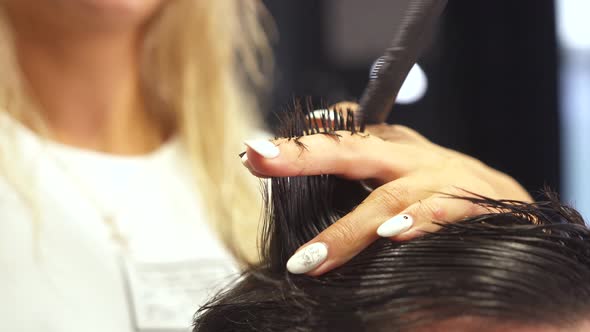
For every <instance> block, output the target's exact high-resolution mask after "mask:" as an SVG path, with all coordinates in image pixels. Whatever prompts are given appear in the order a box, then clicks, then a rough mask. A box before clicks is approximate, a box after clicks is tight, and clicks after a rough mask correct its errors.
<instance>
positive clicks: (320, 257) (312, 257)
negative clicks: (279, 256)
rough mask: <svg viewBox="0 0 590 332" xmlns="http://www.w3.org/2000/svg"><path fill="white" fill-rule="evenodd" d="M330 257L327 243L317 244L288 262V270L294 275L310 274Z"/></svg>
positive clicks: (296, 254)
mask: <svg viewBox="0 0 590 332" xmlns="http://www.w3.org/2000/svg"><path fill="white" fill-rule="evenodd" d="M327 257H328V247H327V246H326V244H325V243H322V242H316V243H313V244H310V245H308V246H307V247H305V248H303V249H301V250H299V251H298V252H296V253H295V255H293V256H292V257H291V258H289V261H288V262H287V270H288V271H289V272H291V273H293V274H302V273H306V272H309V271H311V270H313V269H315V268H316V267H318V266H319V265H320V264H322V263H323V262H324V261H325V260H326V258H327Z"/></svg>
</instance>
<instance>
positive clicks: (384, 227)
mask: <svg viewBox="0 0 590 332" xmlns="http://www.w3.org/2000/svg"><path fill="white" fill-rule="evenodd" d="M413 224H414V219H413V218H412V216H410V215H409V214H398V215H397V216H395V217H393V218H391V219H389V220H387V221H386V222H384V223H382V224H381V226H379V228H377V234H378V235H379V236H381V237H391V236H395V235H398V234H401V233H403V232H405V231H407V230H408V229H410V227H412V225H413Z"/></svg>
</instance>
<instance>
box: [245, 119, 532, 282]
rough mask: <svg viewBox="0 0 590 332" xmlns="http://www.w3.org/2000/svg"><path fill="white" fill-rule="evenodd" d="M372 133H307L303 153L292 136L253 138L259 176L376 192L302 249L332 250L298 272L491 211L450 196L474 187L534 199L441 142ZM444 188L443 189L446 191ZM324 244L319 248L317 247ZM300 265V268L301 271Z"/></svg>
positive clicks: (410, 134) (399, 130)
mask: <svg viewBox="0 0 590 332" xmlns="http://www.w3.org/2000/svg"><path fill="white" fill-rule="evenodd" d="M367 129H368V132H369V133H370V135H367V136H362V135H350V133H349V132H342V133H340V134H342V135H341V136H342V137H341V138H340V140H335V139H333V138H331V137H327V136H325V135H310V136H304V137H302V138H301V139H300V142H302V143H303V144H305V145H306V146H307V149H304V150H302V149H301V148H300V147H299V146H297V145H296V144H295V143H294V142H293V141H289V140H278V141H275V142H269V141H260V140H256V141H248V142H246V145H247V146H248V149H247V160H246V161H245V163H244V164H245V166H246V167H248V169H249V170H250V171H251V172H252V173H253V174H254V175H256V176H259V177H264V176H275V177H276V176H298V175H318V174H334V175H338V176H341V177H344V178H347V179H354V180H365V181H368V182H370V183H371V185H372V186H373V187H375V188H376V189H375V190H373V191H372V192H371V194H370V195H369V196H368V198H367V199H366V200H365V201H364V202H363V203H362V204H360V205H359V206H358V207H357V208H356V209H354V210H353V211H352V212H350V213H349V214H348V215H346V216H345V217H343V218H342V219H341V220H339V221H338V222H336V223H334V224H333V225H331V226H330V227H329V228H327V229H326V230H324V231H323V232H322V233H321V234H319V235H318V236H317V237H316V238H314V239H312V240H311V241H309V242H308V243H306V244H305V245H303V246H302V247H301V248H300V250H301V249H303V248H306V247H307V246H309V245H310V244H312V243H317V242H321V243H324V244H325V245H326V247H327V249H328V250H327V252H326V251H325V250H322V251H321V252H322V253H323V256H324V257H320V258H319V259H318V263H317V264H314V265H315V268H313V270H306V269H297V268H295V269H292V268H290V270H291V272H297V273H307V274H309V275H313V276H317V275H321V274H323V273H325V272H327V271H329V270H332V269H334V268H336V267H338V266H340V265H342V264H344V263H346V262H347V261H348V260H350V259H351V258H352V257H354V256H355V255H356V254H358V253H359V252H360V251H362V250H363V249H364V248H365V247H367V246H368V245H370V244H371V243H372V242H374V241H375V240H376V239H378V238H379V236H384V237H390V238H391V239H392V240H396V241H405V240H409V239H412V238H414V237H416V236H419V235H420V234H421V233H423V232H424V231H429V232H431V231H435V230H437V229H438V228H439V227H440V226H438V225H437V224H435V223H434V222H454V221H458V220H461V219H463V218H465V217H469V216H474V215H477V214H481V213H485V212H486V210H484V209H483V208H481V207H479V206H477V205H475V204H473V203H471V202H469V201H466V200H460V199H450V198H449V197H448V196H445V195H444V194H450V195H460V196H466V195H468V192H473V193H477V194H480V195H484V196H488V197H490V198H502V199H514V200H522V201H531V200H532V199H531V197H530V196H529V194H528V193H527V192H526V191H525V190H524V189H523V188H522V187H521V186H520V185H519V184H518V183H517V182H516V181H515V180H514V179H512V178H511V177H510V176H508V175H506V174H504V173H501V172H499V171H497V170H494V169H492V168H490V167H488V166H486V165H485V164H483V163H482V162H480V161H478V160H476V159H474V158H472V157H469V156H467V155H464V154H461V153H459V152H456V151H453V150H450V149H446V148H443V147H441V146H438V145H436V144H434V143H432V142H430V141H428V140H427V139H426V138H424V137H423V136H422V135H420V134H419V133H417V132H416V131H414V130H412V129H410V128H407V127H404V126H399V125H385V124H382V125H375V126H368V127H367ZM442 193H444V194H442ZM314 247H316V248H317V245H316V246H314ZM295 270H296V271H295Z"/></svg>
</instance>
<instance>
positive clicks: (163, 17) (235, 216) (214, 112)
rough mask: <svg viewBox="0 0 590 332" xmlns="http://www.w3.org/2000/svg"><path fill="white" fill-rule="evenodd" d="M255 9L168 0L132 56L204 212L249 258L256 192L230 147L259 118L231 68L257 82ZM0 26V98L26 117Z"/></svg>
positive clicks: (237, 0)
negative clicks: (182, 155)
mask: <svg viewBox="0 0 590 332" xmlns="http://www.w3.org/2000/svg"><path fill="white" fill-rule="evenodd" d="M260 15H264V12H263V11H262V8H261V4H260V3H259V2H258V1H255V0H215V1H197V0H175V1H169V2H167V3H166V4H165V5H164V7H163V8H162V10H161V12H160V13H159V14H158V15H157V17H155V18H154V19H153V21H152V22H150V24H149V26H148V28H147V32H146V37H145V40H144V44H143V53H142V58H141V59H140V61H141V66H142V67H141V68H142V81H143V84H144V89H145V90H146V91H147V92H148V96H149V97H150V98H151V99H153V100H157V101H158V105H161V106H163V107H162V108H161V110H159V111H162V112H166V114H165V117H168V118H171V119H173V120H174V122H175V127H176V129H177V133H178V136H179V137H180V139H181V140H182V142H183V146H184V147H185V148H186V153H187V155H188V157H189V160H190V163H191V166H192V168H193V170H194V172H193V174H194V176H195V180H196V185H197V186H198V189H199V191H200V192H201V193H203V195H202V197H203V199H204V201H205V203H206V206H207V208H208V210H207V212H208V217H209V220H210V221H211V222H212V223H213V225H214V227H215V228H216V229H217V230H218V231H219V234H221V236H222V238H223V240H224V242H225V243H226V244H228V247H229V248H230V249H232V251H233V252H234V254H236V255H238V257H240V258H243V259H246V260H248V261H253V260H254V259H255V258H256V256H255V253H256V241H255V239H256V233H257V223H258V218H259V214H260V198H259V196H260V195H259V192H258V188H257V183H256V181H255V180H254V179H253V177H252V176H251V175H250V174H248V173H247V171H246V170H245V168H244V167H243V166H242V165H241V163H240V161H239V158H238V153H239V152H241V151H243V150H244V147H243V145H242V142H243V140H244V139H245V138H247V137H248V136H250V135H253V134H254V131H255V130H256V129H259V127H258V126H259V121H258V116H257V112H256V110H255V109H254V108H255V107H256V102H255V98H254V97H253V94H252V93H251V91H249V89H247V88H246V84H245V83H244V79H240V77H239V75H237V74H236V72H238V70H237V69H238V67H239V68H244V69H245V70H244V73H245V75H243V76H244V77H243V78H246V77H247V78H248V80H249V81H250V82H254V83H261V82H263V78H264V74H263V73H264V72H265V70H264V66H265V65H268V64H269V63H270V61H269V59H270V56H269V54H270V50H269V46H268V39H267V35H266V34H265V32H264V29H263V27H262V25H261V23H260V22H261V21H260V19H259V17H260ZM3 21H4V22H3V23H5V21H6V20H5V19H3ZM5 25H6V24H5ZM0 34H1V35H0V44H1V45H2V47H0V69H1V70H2V72H3V75H2V78H0V103H1V104H2V107H3V108H5V109H6V110H7V111H8V112H10V113H11V115H12V116H14V117H16V118H17V119H21V120H22V119H28V120H29V121H30V118H31V117H32V115H31V114H29V113H30V112H31V109H32V107H30V105H31V104H32V102H31V100H30V97H29V96H27V95H26V94H25V93H24V91H23V90H24V89H23V84H22V81H23V80H22V77H20V72H19V71H18V70H9V69H10V68H17V66H16V64H17V62H16V59H15V55H14V48H13V47H12V45H11V44H12V42H11V40H10V33H9V29H7V28H6V27H3V29H2V31H0ZM261 60H262V61H261ZM0 130H3V128H0ZM9 145H10V144H6V142H4V143H3V144H2V146H1V147H0V148H2V150H1V151H0V163H1V166H2V171H3V172H5V173H8V174H6V176H7V177H10V180H11V182H13V183H18V181H19V180H20V179H17V178H18V177H23V176H24V174H18V170H17V168H16V167H12V168H11V167H9V166H10V165H9V164H10V163H12V162H13V160H12V157H11V156H10V155H9V154H10V153H12V152H9V151H7V150H9V148H10V147H9ZM21 187H22V185H21ZM20 191H21V192H23V190H20ZM29 197H30V195H29Z"/></svg>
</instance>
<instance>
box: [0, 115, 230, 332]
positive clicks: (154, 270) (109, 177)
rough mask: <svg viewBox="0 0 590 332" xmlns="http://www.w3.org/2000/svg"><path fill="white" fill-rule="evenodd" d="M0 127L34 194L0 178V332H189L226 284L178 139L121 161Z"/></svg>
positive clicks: (225, 259)
mask: <svg viewBox="0 0 590 332" xmlns="http://www.w3.org/2000/svg"><path fill="white" fill-rule="evenodd" d="M0 124H1V125H2V127H0V139H2V140H5V139H10V141H11V142H12V141H14V142H15V144H16V146H15V147H16V151H18V153H19V154H20V155H19V156H16V157H18V158H19V160H24V161H25V163H24V166H23V169H21V170H20V173H22V174H26V175H27V176H28V177H29V179H32V181H30V183H31V184H30V186H31V188H30V190H28V191H27V192H30V193H36V194H37V195H38V196H37V197H40V198H39V199H34V200H33V202H31V201H27V200H25V199H23V196H20V195H18V194H17V191H16V190H15V187H14V186H12V185H11V183H10V181H7V179H6V178H5V177H2V176H0V331H11V332H13V331H14V332H16V331H27V332H28V331H31V332H32V331H35V332H36V331H45V332H58V331H59V332H67V331H85V332H105V331H108V332H130V331H144V330H145V331H161V332H168V331H188V330H190V328H191V327H190V325H191V321H192V315H193V314H194V312H195V311H196V310H197V309H198V307H199V305H200V304H202V303H203V302H204V301H205V299H206V298H208V297H209V296H211V295H212V294H213V293H214V292H215V291H216V290H218V289H219V288H220V287H221V286H223V285H225V284H226V283H227V282H229V281H231V280H232V279H233V278H235V276H236V274H237V267H236V264H235V262H234V260H233V259H232V257H231V256H230V254H229V253H228V252H227V250H226V249H225V248H224V247H223V245H222V244H221V242H220V240H219V239H218V237H217V236H216V234H215V233H214V232H213V230H212V229H211V228H210V226H209V225H208V224H207V223H206V215H205V213H204V206H203V203H202V201H201V196H200V193H199V192H198V190H195V187H194V184H193V182H192V178H191V176H190V173H189V170H188V166H187V163H188V162H187V159H186V158H185V156H184V154H183V151H182V146H181V144H180V142H179V141H178V140H171V141H170V142H168V143H166V144H165V145H163V146H162V147H161V148H159V149H158V150H157V151H155V152H153V153H151V154H149V155H144V156H138V157H121V156H114V155H108V154H103V153H98V152H92V151H86V150H81V149H76V148H72V147H68V146H64V145H60V144H57V143H54V142H47V141H45V140H42V139H41V138H40V137H38V136H37V135H35V134H34V133H32V132H31V131H29V130H28V129H26V128H25V127H23V126H21V125H20V124H18V123H17V122H15V121H14V120H12V119H10V118H8V117H6V116H2V118H0ZM7 126H8V127H11V128H14V129H15V131H14V132H13V133H9V132H7V130H5V129H6V128H7ZM7 135H11V137H6V136H7ZM5 142H6V141H5ZM27 183H29V182H27Z"/></svg>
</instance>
